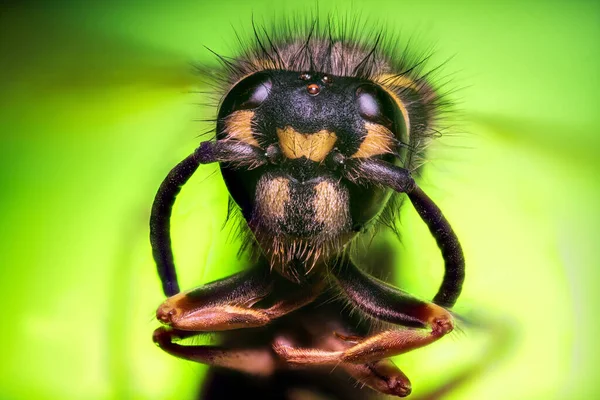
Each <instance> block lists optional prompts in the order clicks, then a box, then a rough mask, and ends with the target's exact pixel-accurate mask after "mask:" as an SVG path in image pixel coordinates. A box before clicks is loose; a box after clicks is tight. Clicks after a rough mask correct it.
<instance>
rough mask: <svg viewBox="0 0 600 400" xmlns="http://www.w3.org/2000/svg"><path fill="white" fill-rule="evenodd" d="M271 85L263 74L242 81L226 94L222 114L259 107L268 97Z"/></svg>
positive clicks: (269, 79) (268, 78) (267, 77)
mask: <svg viewBox="0 0 600 400" xmlns="http://www.w3.org/2000/svg"><path fill="white" fill-rule="evenodd" d="M272 87H273V83H272V81H271V78H270V77H269V76H268V75H267V74H265V73H260V72H259V73H257V74H254V75H251V76H249V77H247V78H244V79H242V80H241V81H240V82H239V83H238V84H237V85H235V86H234V87H233V89H231V90H230V91H229V93H228V94H227V97H226V98H225V100H224V101H223V104H222V105H221V113H222V114H225V115H227V114H230V113H232V112H233V111H238V110H250V109H253V108H257V107H259V106H260V105H261V104H262V103H264V101H265V100H266V99H267V98H268V97H269V94H270V93H271V88H272Z"/></svg>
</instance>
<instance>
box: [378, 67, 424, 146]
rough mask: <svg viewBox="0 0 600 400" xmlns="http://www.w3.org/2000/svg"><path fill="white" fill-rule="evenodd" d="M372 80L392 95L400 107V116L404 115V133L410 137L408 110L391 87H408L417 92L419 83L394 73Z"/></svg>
mask: <svg viewBox="0 0 600 400" xmlns="http://www.w3.org/2000/svg"><path fill="white" fill-rule="evenodd" d="M374 81H375V82H377V83H379V85H380V86H381V88H382V89H383V90H385V91H386V92H387V94H389V95H390V96H391V97H392V99H393V100H394V102H395V103H396V105H397V106H398V108H400V112H401V113H402V116H403V117H404V122H405V123H406V134H407V135H408V137H409V138H410V116H409V115H408V110H407V109H406V106H405V105H404V102H403V101H402V99H400V97H398V95H397V94H396V92H394V90H392V89H393V88H398V89H400V88H409V89H412V90H414V91H416V92H419V91H420V88H419V85H418V84H417V83H416V82H415V81H413V80H412V79H410V78H408V77H406V76H402V75H394V74H382V75H379V76H377V77H375V79H374Z"/></svg>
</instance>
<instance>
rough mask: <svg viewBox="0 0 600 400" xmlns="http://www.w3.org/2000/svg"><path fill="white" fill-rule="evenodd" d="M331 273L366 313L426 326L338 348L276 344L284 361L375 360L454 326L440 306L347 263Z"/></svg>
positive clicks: (429, 339) (416, 345)
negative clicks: (296, 346)
mask: <svg viewBox="0 0 600 400" xmlns="http://www.w3.org/2000/svg"><path fill="white" fill-rule="evenodd" d="M333 273H334V276H335V278H336V280H337V283H338V284H339V286H340V288H341V289H342V291H343V292H344V294H345V295H346V296H347V297H348V299H349V300H350V301H351V302H352V303H353V304H354V305H355V306H356V307H357V308H359V309H361V310H362V311H363V312H365V313H366V314H368V315H370V316H372V317H374V318H376V319H378V320H384V321H387V322H391V323H394V324H400V325H404V326H406V325H409V326H413V327H425V328H427V329H426V330H425V329H410V328H404V329H389V330H385V331H383V332H380V333H377V334H374V335H372V336H370V337H366V338H364V339H361V338H358V339H357V338H352V339H351V341H352V342H355V344H354V345H353V346H351V347H349V348H347V349H345V350H340V351H324V350H320V349H300V348H293V347H291V346H287V345H284V344H282V343H278V344H276V345H275V346H274V348H275V351H276V352H277V353H278V354H279V355H280V356H281V357H282V358H283V359H284V360H286V361H287V362H290V363H294V364H313V365H314V364H320V365H334V364H338V363H352V364H361V363H370V362H376V361H378V360H382V359H385V358H388V357H393V356H396V355H398V354H402V353H405V352H407V351H410V350H414V349H416V348H419V347H423V346H425V345H428V344H430V343H433V342H434V341H436V340H438V339H439V338H440V337H442V336H444V335H446V334H447V333H449V332H450V331H452V329H453V328H454V320H453V318H452V315H451V314H450V313H449V312H448V311H446V310H445V309H444V308H442V307H440V306H438V305H436V304H433V303H430V302H425V301H421V300H418V299H416V298H414V297H411V296H410V295H408V294H407V293H405V292H402V291H401V290H399V289H397V288H394V287H393V286H391V285H388V284H386V283H384V282H382V281H380V280H378V279H375V278H374V277H372V276H370V275H368V274H366V273H364V272H363V271H361V270H360V269H358V268H357V267H356V266H355V265H354V264H352V263H351V262H347V263H345V264H344V265H343V266H342V267H341V268H338V269H336V270H335V271H334V272H333Z"/></svg>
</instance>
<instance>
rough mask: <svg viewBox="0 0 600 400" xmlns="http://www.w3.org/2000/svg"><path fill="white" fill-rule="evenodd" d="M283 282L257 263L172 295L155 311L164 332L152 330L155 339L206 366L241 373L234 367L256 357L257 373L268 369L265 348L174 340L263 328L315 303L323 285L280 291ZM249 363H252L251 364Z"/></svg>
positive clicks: (266, 350) (172, 350)
mask: <svg viewBox="0 0 600 400" xmlns="http://www.w3.org/2000/svg"><path fill="white" fill-rule="evenodd" d="M282 281H283V278H278V277H277V276H276V275H273V274H270V271H269V267H268V266H267V265H264V264H259V265H258V266H256V267H254V268H252V269H250V270H247V271H243V272H240V273H238V274H235V275H232V276H230V277H228V278H225V279H221V280H218V281H215V282H212V283H209V284H207V285H204V286H202V287H200V288H197V289H193V290H190V291H188V292H184V293H179V294H177V295H175V296H172V297H170V298H168V299H167V300H165V302H164V303H163V304H162V305H161V306H160V307H159V308H158V310H157V313H156V315H157V318H158V319H159V320H160V321H161V322H162V323H164V324H165V325H167V326H168V328H166V327H161V328H158V329H157V330H156V331H155V332H154V341H155V343H156V344H158V345H159V346H160V347H161V348H162V349H163V350H165V351H166V352H168V353H170V354H172V355H174V356H177V357H181V358H185V359H189V360H194V361H197V362H201V363H205V364H209V365H215V366H223V367H230V368H234V367H235V366H236V365H237V367H239V368H237V369H241V370H244V369H243V368H244V367H243V366H241V367H240V366H239V365H238V364H240V363H243V362H244V361H243V360H248V361H249V362H250V361H252V359H253V357H256V360H258V361H257V362H259V361H260V363H263V362H264V363H265V364H264V365H262V364H261V365H259V366H258V367H259V368H258V370H261V368H263V367H264V368H267V367H268V368H271V367H269V366H268V365H270V364H268V363H267V361H266V360H267V358H268V359H271V357H272V356H273V353H272V350H271V349H270V348H269V347H264V348H262V349H258V348H257V349H248V348H237V349H236V348H227V347H219V346H186V345H180V344H177V343H173V339H176V338H182V337H189V336H193V335H196V334H199V333H202V332H218V331H227V330H232V329H241V328H253V327H259V326H263V325H266V324H267V323H269V322H270V321H272V320H274V319H276V318H278V317H281V316H283V315H285V314H287V313H289V312H291V311H293V310H296V309H298V308H300V307H302V306H304V305H306V304H308V303H310V302H311V301H313V300H314V299H315V298H316V297H317V296H318V294H319V293H320V292H321V289H322V285H323V283H321V282H317V283H314V284H313V285H306V286H299V285H293V286H292V287H289V286H285V287H282V286H283V285H284V283H282ZM267 355H268V357H267ZM273 362H274V361H273ZM253 363H254V361H252V362H250V364H251V365H252V364H253ZM248 368H250V367H248ZM268 368H267V369H268ZM255 372H256V371H255Z"/></svg>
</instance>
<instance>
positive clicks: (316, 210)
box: [217, 70, 407, 261]
mask: <svg viewBox="0 0 600 400" xmlns="http://www.w3.org/2000/svg"><path fill="white" fill-rule="evenodd" d="M218 121H219V122H218V126H217V130H218V135H217V139H218V140H224V141H241V142H244V143H245V144H248V145H251V146H254V147H257V148H260V149H261V150H262V151H264V154H265V155H266V157H267V158H268V160H269V162H268V164H267V165H263V166H260V167H258V168H256V169H232V168H230V167H228V166H227V165H223V166H222V172H223V175H224V178H225V181H226V184H227V186H228V189H229V191H230V193H231V195H232V197H233V199H234V200H235V202H236V203H237V204H238V205H239V206H240V208H241V211H242V214H243V216H244V218H245V219H246V220H247V222H248V225H249V227H250V229H251V230H252V232H253V233H254V236H255V237H256V238H257V240H258V242H259V245H260V246H261V248H262V249H263V251H266V252H267V253H271V255H282V254H285V256H286V259H285V260H284V261H293V259H294V258H298V257H299V258H303V257H304V258H306V257H311V256H312V257H313V258H315V257H316V258H318V256H319V255H320V254H321V252H322V250H323V249H324V248H329V247H331V248H339V247H340V246H344V245H345V244H346V243H347V242H348V241H349V240H350V239H351V238H352V237H353V236H354V235H355V234H356V233H357V232H359V231H362V230H364V229H365V228H366V227H367V226H368V225H369V224H370V223H371V222H372V221H373V220H374V219H375V218H376V217H377V215H378V214H379V213H380V212H381V210H382V209H383V207H384V206H385V204H386V202H387V200H388V198H389V195H390V193H389V191H388V190H386V189H383V188H378V187H374V186H373V187H364V186H357V185H355V184H353V183H351V182H350V181H348V180H346V179H344V178H343V177H342V173H341V171H342V170H343V169H344V168H346V164H347V162H348V161H349V160H353V159H364V158H380V159H385V160H387V161H390V162H394V160H396V159H400V162H402V157H403V156H404V154H403V149H402V148H401V147H399V146H398V143H405V142H406V141H407V137H406V136H407V128H406V122H405V119H404V117H403V114H402V112H401V110H400V108H399V106H398V104H397V102H396V101H395V100H394V98H393V96H392V95H390V94H389V93H387V92H386V90H385V89H383V88H382V87H380V86H379V85H377V84H375V83H373V82H371V81H368V80H365V79H361V78H355V77H346V76H333V75H329V74H326V73H322V72H293V71H281V70H266V71H261V72H258V73H255V74H252V75H250V76H248V77H246V78H244V79H242V80H241V81H240V82H239V83H237V84H236V85H235V86H234V87H233V88H232V89H231V90H230V91H229V93H228V94H227V96H226V97H225V99H224V100H223V102H222V105H221V108H220V112H219V118H218ZM290 250H291V251H290ZM316 258H315V259H316Z"/></svg>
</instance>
